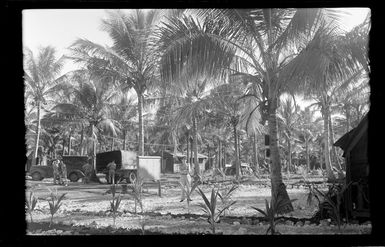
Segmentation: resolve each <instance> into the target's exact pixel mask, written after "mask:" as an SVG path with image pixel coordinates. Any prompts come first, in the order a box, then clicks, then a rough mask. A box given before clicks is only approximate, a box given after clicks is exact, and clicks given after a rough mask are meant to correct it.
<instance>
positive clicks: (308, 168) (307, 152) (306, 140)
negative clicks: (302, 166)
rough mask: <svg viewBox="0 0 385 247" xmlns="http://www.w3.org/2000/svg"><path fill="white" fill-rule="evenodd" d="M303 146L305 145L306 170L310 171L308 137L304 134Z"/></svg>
mask: <svg viewBox="0 0 385 247" xmlns="http://www.w3.org/2000/svg"><path fill="white" fill-rule="evenodd" d="M305 147H306V165H307V171H308V172H310V157H309V139H308V137H307V136H305Z"/></svg>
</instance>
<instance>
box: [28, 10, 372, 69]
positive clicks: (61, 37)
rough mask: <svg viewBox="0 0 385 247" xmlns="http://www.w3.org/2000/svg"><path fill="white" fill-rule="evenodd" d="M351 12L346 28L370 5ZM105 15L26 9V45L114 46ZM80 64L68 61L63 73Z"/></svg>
mask: <svg viewBox="0 0 385 247" xmlns="http://www.w3.org/2000/svg"><path fill="white" fill-rule="evenodd" d="M344 11H346V12H347V13H348V15H347V16H346V17H344V20H343V22H342V25H343V26H342V27H341V28H343V29H345V30H350V29H351V28H353V27H354V26H356V25H358V24H360V23H362V21H363V20H364V19H365V17H366V16H367V14H368V13H369V12H370V9H369V8H344ZM104 17H105V11H104V10H103V9H50V10H47V9H44V10H43V9H37V10H24V11H23V27H22V29H23V46H26V47H28V48H30V49H31V50H32V51H33V52H34V54H37V53H38V48H39V47H40V46H48V45H51V46H53V47H55V48H56V49H57V51H58V55H60V56H61V55H65V54H68V51H67V50H66V49H67V48H68V47H69V46H70V45H71V44H72V43H73V42H74V41H75V40H76V39H77V38H85V39H88V40H90V41H92V42H95V43H98V44H101V45H108V46H110V45H112V40H111V39H110V37H109V36H108V34H107V33H106V32H104V31H102V30H101V29H100V24H101V20H102V19H103V18H104ZM75 68H76V67H75V66H74V65H73V64H72V63H70V62H67V64H66V66H65V67H64V70H63V73H66V72H68V71H70V70H73V69H75Z"/></svg>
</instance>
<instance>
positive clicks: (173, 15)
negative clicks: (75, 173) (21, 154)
mask: <svg viewBox="0 0 385 247" xmlns="http://www.w3.org/2000/svg"><path fill="white" fill-rule="evenodd" d="M107 14H108V18H106V19H104V20H101V25H102V28H103V30H104V31H105V32H107V33H108V34H109V36H110V37H111V39H112V40H113V45H112V46H111V47H105V46H102V45H100V44H97V43H94V42H93V41H92V40H88V39H87V38H86V34H84V35H85V37H82V38H80V39H78V40H74V42H73V44H72V46H71V47H70V48H69V49H68V51H67V54H66V55H65V56H64V57H61V58H58V57H57V56H56V51H55V48H54V47H43V48H41V49H40V50H39V52H38V54H33V53H32V52H31V51H30V50H29V49H28V48H27V47H25V52H24V71H25V105H26V112H25V124H26V128H27V133H26V142H27V149H28V155H29V154H31V156H33V157H37V156H39V155H45V156H48V157H50V158H54V157H55V156H57V155H67V154H71V155H75V154H76V155H89V156H90V157H95V154H96V153H98V152H103V151H108V150H114V149H125V150H134V151H136V152H137V153H138V154H139V155H151V154H153V153H155V152H158V151H161V150H170V151H172V152H174V151H175V152H176V151H178V152H183V153H186V154H187V155H193V157H195V159H194V160H195V161H197V160H198V159H197V155H198V153H203V154H205V155H207V156H209V157H211V159H210V162H211V164H212V166H213V167H217V168H220V169H223V168H224V166H225V164H234V165H235V167H236V178H237V179H238V178H239V177H240V176H241V169H240V164H241V163H249V164H251V166H252V168H253V169H254V170H255V172H256V174H263V173H266V174H267V173H268V174H269V175H270V179H271V185H272V194H273V195H275V197H282V198H284V199H288V195H287V192H286V189H285V185H284V184H283V182H282V174H291V173H296V172H298V171H299V170H304V171H305V172H308V173H310V172H317V171H320V172H323V174H324V175H325V176H326V177H327V178H328V179H329V180H333V179H336V178H338V177H343V176H344V169H345V167H344V162H343V160H342V157H341V154H342V152H341V150H339V149H337V148H335V147H333V146H332V144H333V143H334V142H335V141H336V140H337V139H338V138H339V137H341V136H342V135H343V134H345V133H346V132H348V131H350V130H351V129H352V128H354V127H356V126H357V124H358V123H359V121H360V120H361V119H362V117H363V116H364V115H365V113H366V112H368V110H369V83H368V81H369V78H368V73H369V70H370V69H369V61H368V57H367V49H368V33H369V30H370V19H369V16H368V17H367V18H366V20H365V21H364V22H363V23H362V24H361V25H359V26H357V27H355V28H353V29H352V30H351V31H349V32H345V31H343V30H341V29H340V28H339V24H340V19H341V18H343V13H340V12H338V11H336V10H331V9H220V10H219V9H194V10H193V9H190V10H148V11H141V10H131V11H117V10H115V11H107ZM68 61H71V62H73V63H75V64H76V65H78V69H77V70H75V71H70V72H68V73H65V74H63V73H62V69H63V66H64V64H65V63H66V62H68ZM300 100H309V102H311V103H310V104H309V105H308V106H306V107H302V106H301V104H300ZM265 136H269V146H266V145H265ZM267 152H268V153H269V154H270V155H269V157H266V153H267ZM94 160H95V159H94ZM195 173H196V174H200V171H199V165H198V163H196V164H195ZM275 197H274V198H275ZM288 205H289V207H288V208H287V210H289V211H290V210H292V209H291V208H290V204H288Z"/></svg>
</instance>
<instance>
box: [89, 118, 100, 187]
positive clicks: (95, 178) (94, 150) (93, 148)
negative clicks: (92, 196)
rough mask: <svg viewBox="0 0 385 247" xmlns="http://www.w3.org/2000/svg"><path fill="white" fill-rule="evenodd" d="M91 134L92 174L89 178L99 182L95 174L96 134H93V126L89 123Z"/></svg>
mask: <svg viewBox="0 0 385 247" xmlns="http://www.w3.org/2000/svg"><path fill="white" fill-rule="evenodd" d="M91 136H92V144H93V145H92V146H93V147H92V174H91V180H92V181H95V182H100V181H99V179H98V177H97V176H96V172H97V171H96V134H95V126H94V125H93V124H91Z"/></svg>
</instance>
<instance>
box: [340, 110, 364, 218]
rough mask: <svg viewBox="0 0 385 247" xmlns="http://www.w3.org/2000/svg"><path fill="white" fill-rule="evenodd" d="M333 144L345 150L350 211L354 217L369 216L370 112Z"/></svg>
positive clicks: (347, 202) (347, 198)
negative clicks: (368, 153)
mask: <svg viewBox="0 0 385 247" xmlns="http://www.w3.org/2000/svg"><path fill="white" fill-rule="evenodd" d="M333 145H334V146H336V147H340V148H341V149H342V150H343V151H344V153H343V157H344V158H345V163H346V184H351V185H350V186H349V188H348V189H347V193H346V195H345V196H346V198H345V199H346V200H345V203H346V208H347V210H348V213H349V214H350V215H351V216H352V217H353V218H356V217H369V216H370V209H369V187H368V175H369V162H368V155H367V152H368V114H366V115H365V116H364V117H363V118H362V120H361V122H360V123H359V124H358V126H357V127H356V128H354V129H352V130H351V131H349V132H348V133H346V134H345V135H343V136H342V137H341V138H340V139H338V140H337V141H336V142H335V143H334V144H333Z"/></svg>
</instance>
